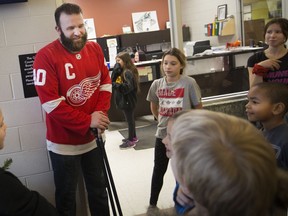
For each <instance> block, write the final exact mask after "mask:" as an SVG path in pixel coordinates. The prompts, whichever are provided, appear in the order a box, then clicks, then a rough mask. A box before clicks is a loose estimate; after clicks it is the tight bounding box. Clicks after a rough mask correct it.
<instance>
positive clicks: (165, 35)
mask: <svg viewBox="0 0 288 216" xmlns="http://www.w3.org/2000/svg"><path fill="white" fill-rule="evenodd" d="M182 33H183V41H190V37H191V36H190V30H189V27H183V32H182ZM120 41H121V46H122V47H135V46H145V45H150V44H157V43H163V42H170V41H171V38H170V29H165V30H159V31H151V32H141V33H131V34H123V35H120Z"/></svg>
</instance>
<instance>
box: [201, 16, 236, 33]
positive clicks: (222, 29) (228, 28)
mask: <svg viewBox="0 0 288 216" xmlns="http://www.w3.org/2000/svg"><path fill="white" fill-rule="evenodd" d="M204 28H205V36H226V35H233V34H235V20H234V18H230V19H227V20H224V21H215V22H213V23H207V24H205V25H204Z"/></svg>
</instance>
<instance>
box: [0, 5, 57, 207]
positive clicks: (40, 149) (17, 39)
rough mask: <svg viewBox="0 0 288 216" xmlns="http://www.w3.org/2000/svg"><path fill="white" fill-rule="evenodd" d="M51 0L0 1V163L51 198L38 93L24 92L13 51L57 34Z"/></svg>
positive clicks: (38, 44)
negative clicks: (0, 145)
mask: <svg viewBox="0 0 288 216" xmlns="http://www.w3.org/2000/svg"><path fill="white" fill-rule="evenodd" d="M56 6H57V0H41V1H39V0H29V1H28V2H27V3H17V4H7V5H0V108H1V109H2V112H3V114H4V120H5V122H6V124H7V125H8V129H7V136H6V140H5V148H4V150H2V151H0V166H2V164H3V162H4V160H5V159H7V158H12V159H13V163H12V165H11V168H10V171H11V172H13V173H14V174H15V175H17V176H18V177H19V178H20V179H21V181H22V182H23V183H24V184H25V185H27V186H28V187H29V188H31V189H34V190H37V191H39V192H40V193H41V194H43V195H44V196H45V197H46V198H47V199H48V200H49V201H51V202H52V203H54V182H53V174H52V171H51V166H50V162H49V157H48V154H47V150H46V144H45V133H46V128H45V125H44V122H43V113H42V109H41V105H40V102H39V99H38V97H33V98H27V99H25V98H24V93H23V86H22V81H21V74H20V66H19V60H18V55H21V54H28V53H35V52H36V51H37V50H39V48H41V47H43V46H44V45H46V44H47V43H48V42H51V41H52V40H54V39H55V38H56V37H57V34H56V32H55V30H54V26H55V24H54V11H55V8H56Z"/></svg>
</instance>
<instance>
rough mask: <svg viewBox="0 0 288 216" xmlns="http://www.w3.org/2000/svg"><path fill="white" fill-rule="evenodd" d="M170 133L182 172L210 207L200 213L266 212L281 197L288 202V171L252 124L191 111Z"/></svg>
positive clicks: (259, 215)
mask: <svg viewBox="0 0 288 216" xmlns="http://www.w3.org/2000/svg"><path fill="white" fill-rule="evenodd" d="M171 137H172V145H173V148H174V155H173V156H172V160H175V161H176V170H177V171H176V172H177V176H178V177H180V179H182V181H183V182H184V183H185V185H186V186H187V187H188V189H189V190H190V192H191V193H192V195H193V197H194V199H195V201H196V202H197V203H199V204H201V206H203V207H204V209H206V210H207V212H206V213H202V214H200V215H209V216H220V215H221V216H263V215H267V213H268V212H269V211H270V210H271V209H272V207H273V206H274V205H273V202H274V200H275V199H276V197H277V198H279V197H280V200H282V201H283V200H285V202H284V203H281V205H282V206H283V205H284V206H287V194H288V189H287V187H288V186H287V187H286V189H282V194H281V195H279V194H278V189H279V185H287V184H288V182H287V174H284V175H283V173H281V172H280V171H279V172H278V168H277V166H276V159H275V154H274V152H273V150H272V147H271V145H270V144H269V143H267V142H266V140H265V138H264V137H263V136H262V134H261V133H260V131H258V130H257V129H256V128H255V127H254V126H253V125H252V124H251V123H250V122H248V121H246V120H244V119H240V118H238V117H234V116H230V115H227V114H224V113H217V112H212V111H208V110H192V111H190V112H188V113H184V114H183V115H181V116H179V117H178V118H177V119H176V121H175V122H174V125H173V127H172V133H171ZM279 173H281V175H279ZM279 176H282V177H281V178H280V177H279ZM285 176H286V177H285ZM285 178H286V180H285V181H286V182H285V183H286V184H283V179H285ZM280 182H282V184H280ZM285 193H286V195H285ZM277 195H279V196H277ZM196 207H197V205H196Z"/></svg>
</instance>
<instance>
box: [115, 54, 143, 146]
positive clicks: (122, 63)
mask: <svg viewBox="0 0 288 216" xmlns="http://www.w3.org/2000/svg"><path fill="white" fill-rule="evenodd" d="M111 79H112V87H113V94H114V100H115V104H116V107H117V108H118V109H121V110H122V111H123V113H124V116H125V118H126V121H127V123H128V131H129V135H128V138H126V139H123V140H122V141H123V143H122V144H121V145H120V146H119V147H120V149H129V148H133V147H135V146H136V143H137V142H138V138H137V136H136V128H135V117H134V111H135V107H136V103H137V92H138V91H139V74H138V70H137V68H136V66H135V65H134V64H133V62H132V59H131V57H130V55H129V53H127V52H120V53H118V55H117V56H116V64H115V66H114V69H113V73H112V76H111Z"/></svg>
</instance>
